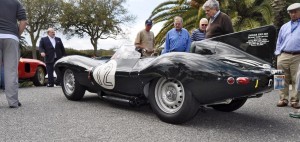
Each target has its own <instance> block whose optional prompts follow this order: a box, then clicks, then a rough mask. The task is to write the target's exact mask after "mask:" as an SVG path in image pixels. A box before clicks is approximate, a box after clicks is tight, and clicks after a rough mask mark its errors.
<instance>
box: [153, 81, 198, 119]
mask: <svg viewBox="0 0 300 142" xmlns="http://www.w3.org/2000/svg"><path fill="white" fill-rule="evenodd" d="M149 103H150V105H151V108H152V110H153V111H154V113H155V114H156V115H157V116H158V117H159V118H160V119H161V120H162V121H164V122H167V123H172V124H181V123H184V122H186V121H188V120H190V119H192V118H193V117H194V116H195V115H196V114H197V111H198V108H199V107H198V103H197V101H196V100H195V99H194V97H193V95H192V93H191V92H190V91H189V90H186V89H185V88H184V86H183V85H182V83H181V82H180V81H178V80H176V79H166V78H160V79H157V80H154V81H153V82H152V83H151V84H150V92H149Z"/></svg>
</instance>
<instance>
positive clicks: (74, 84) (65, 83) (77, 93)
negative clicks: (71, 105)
mask: <svg viewBox="0 0 300 142" xmlns="http://www.w3.org/2000/svg"><path fill="white" fill-rule="evenodd" d="M62 89H63V92H64V94H65V96H66V98H67V99H69V100H73V101H77V100H80V99H82V97H83V96H84V93H85V89H84V87H83V86H81V85H80V84H79V82H78V80H76V78H75V76H74V72H73V71H72V70H70V69H66V70H65V71H64V72H63V79H62Z"/></svg>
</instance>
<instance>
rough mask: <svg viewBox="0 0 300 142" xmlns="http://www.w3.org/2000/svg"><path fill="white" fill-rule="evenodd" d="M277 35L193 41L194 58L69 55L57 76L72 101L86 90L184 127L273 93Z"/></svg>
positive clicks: (252, 33)
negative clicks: (205, 112)
mask: <svg viewBox="0 0 300 142" xmlns="http://www.w3.org/2000/svg"><path fill="white" fill-rule="evenodd" d="M275 38H276V30H275V28H274V27H273V26H265V27H261V28H257V29H252V30H248V31H243V32H238V33H233V34H228V35H224V36H220V37H216V38H213V39H206V40H203V41H199V42H194V43H193V44H192V47H191V52H192V53H185V52H172V53H167V54H163V55H160V56H157V57H146V58H142V57H141V54H140V53H139V52H137V51H136V50H135V47H134V46H133V45H128V46H123V47H121V48H120V49H119V50H117V51H116V53H115V54H114V55H113V56H112V57H111V59H107V60H94V59H91V58H87V57H83V56H76V55H74V56H67V57H64V58H62V59H60V60H58V61H57V63H56V64H55V71H56V73H57V76H58V78H59V79H60V80H61V82H62V90H63V92H64V94H65V96H66V98H67V99H69V100H80V99H81V98H82V97H83V96H84V94H85V91H86V90H88V91H90V92H94V93H97V94H98V95H99V96H100V97H101V98H102V99H105V100H109V101H113V102H116V103H123V104H129V105H141V104H145V103H148V102H149V103H150V105H151V107H152V109H153V111H154V112H155V114H156V115H157V116H158V117H159V118H160V119H161V120H162V121H165V122H168V123H174V124H178V123H183V122H186V121H188V120H190V119H191V118H193V116H195V114H196V113H197V111H198V110H199V108H200V107H212V108H214V109H215V110H218V111H224V112H231V111H234V110H237V109H239V108H240V107H241V106H243V105H244V104H245V102H246V101H247V99H248V98H254V97H260V96H262V94H263V93H265V92H268V91H271V89H272V88H273V85H272V84H273V75H274V74H276V73H280V71H278V70H275V69H274V68H272V64H271V62H272V60H273V59H272V58H273V52H274V48H275Z"/></svg>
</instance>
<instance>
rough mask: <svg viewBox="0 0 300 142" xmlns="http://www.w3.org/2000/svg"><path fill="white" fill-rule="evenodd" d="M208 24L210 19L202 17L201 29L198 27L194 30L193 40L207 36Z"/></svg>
mask: <svg viewBox="0 0 300 142" xmlns="http://www.w3.org/2000/svg"><path fill="white" fill-rule="evenodd" d="M207 24H208V20H207V19H206V18H202V19H201V20H200V22H199V29H196V30H194V31H193V33H192V36H191V40H192V42H193V41H200V40H203V39H204V38H205V32H206V27H207Z"/></svg>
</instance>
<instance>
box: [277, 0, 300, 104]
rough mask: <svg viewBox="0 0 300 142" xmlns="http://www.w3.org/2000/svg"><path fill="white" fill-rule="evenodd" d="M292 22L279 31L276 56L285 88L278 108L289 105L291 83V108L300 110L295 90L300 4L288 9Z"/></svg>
mask: <svg viewBox="0 0 300 142" xmlns="http://www.w3.org/2000/svg"><path fill="white" fill-rule="evenodd" d="M287 11H288V13H289V15H290V18H291V21H289V22H287V23H286V24H284V25H283V26H282V27H281V28H280V31H279V34H278V39H277V45H276V51H275V55H278V57H277V68H278V69H281V70H283V71H284V75H285V80H284V81H285V84H284V86H285V88H284V89H282V90H280V100H279V102H278V103H277V106H278V107H284V106H287V105H288V99H289V83H290V81H291V82H292V88H293V90H292V92H291V97H290V104H291V107H293V108H296V109H299V108H300V105H299V93H298V91H296V90H295V82H296V74H297V71H298V66H299V63H300V3H294V4H292V5H290V6H289V7H288V8H287Z"/></svg>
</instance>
